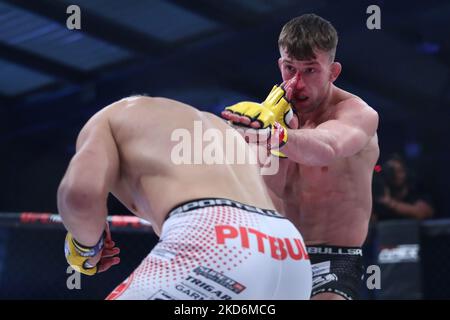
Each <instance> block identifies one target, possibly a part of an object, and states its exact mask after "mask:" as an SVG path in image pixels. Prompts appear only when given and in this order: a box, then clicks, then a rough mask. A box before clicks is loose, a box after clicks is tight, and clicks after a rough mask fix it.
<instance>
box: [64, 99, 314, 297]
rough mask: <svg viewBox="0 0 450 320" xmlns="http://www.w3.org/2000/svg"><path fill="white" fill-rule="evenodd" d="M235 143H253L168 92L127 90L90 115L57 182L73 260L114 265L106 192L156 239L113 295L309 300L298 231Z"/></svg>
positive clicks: (96, 266) (88, 266)
mask: <svg viewBox="0 0 450 320" xmlns="http://www.w3.org/2000/svg"><path fill="white" fill-rule="evenodd" d="M279 98H280V97H279ZM278 100H279V99H278ZM284 103H286V104H287V102H286V101H284ZM199 126H200V127H201V128H202V130H203V132H201V133H200V134H199V133H198V132H197V131H196V130H197V129H198V128H199ZM190 138H192V140H190ZM199 140H200V141H199ZM202 144H203V146H204V147H203V148H200V149H198V148H197V147H198V145H202ZM230 144H232V148H235V149H234V151H235V152H236V154H239V155H242V154H245V155H250V154H251V152H253V151H252V150H251V148H250V146H249V145H248V144H247V143H246V142H245V140H244V139H243V138H242V137H241V136H240V135H239V134H238V133H237V132H236V131H235V130H234V129H232V128H231V127H230V126H228V125H227V124H226V123H225V122H223V120H222V119H220V118H218V117H216V116H214V115H212V114H209V113H205V112H199V111H198V110H196V109H194V108H193V107H190V106H188V105H185V104H182V103H179V102H176V101H173V100H169V99H164V98H150V97H131V98H127V99H123V100H120V101H118V102H116V103H113V104H112V105H110V106H108V107H106V108H104V109H103V110H101V111H100V112H98V113H97V114H95V115H94V116H93V117H92V118H91V119H90V120H89V121H88V122H87V124H86V125H85V126H84V128H83V129H82V130H81V132H80V134H79V137H78V140H77V148H76V149H77V150H76V154H75V155H74V157H73V158H72V160H71V162H70V164H69V167H68V169H67V172H66V174H65V176H64V178H63V179H62V181H61V184H60V187H59V189H58V208H59V212H60V214H61V217H62V219H63V222H64V225H65V227H66V228H67V230H68V231H69V232H68V234H67V237H66V242H65V249H66V250H65V251H66V258H67V261H68V262H69V264H70V265H71V266H72V267H74V268H75V269H76V270H78V271H80V272H82V273H84V274H88V275H94V274H96V273H97V272H103V271H105V270H107V269H109V268H110V267H111V266H112V265H115V264H117V263H119V260H118V257H117V256H116V255H117V254H118V253H119V250H118V248H116V247H115V244H114V242H113V241H112V240H111V235H110V233H109V229H108V228H107V225H106V216H107V206H106V199H107V196H108V193H110V192H111V193H112V194H113V195H114V196H115V197H117V198H118V199H119V200H120V201H121V202H122V203H123V204H124V205H125V206H126V207H127V208H128V209H129V210H130V211H131V212H132V213H134V214H135V215H136V216H138V217H140V218H143V219H145V220H147V221H149V222H151V224H152V226H153V229H154V231H155V232H156V234H157V235H159V236H160V241H159V243H158V244H157V245H156V246H155V248H153V250H152V251H151V252H150V254H149V255H148V256H147V257H146V258H145V259H144V260H143V261H142V263H141V264H140V266H139V267H138V268H137V269H136V270H135V271H134V272H133V274H132V275H131V276H130V277H128V278H127V279H126V280H125V281H124V282H123V283H122V284H121V285H119V286H118V287H117V289H116V290H114V291H113V292H112V293H111V294H110V295H109V296H108V299H196V300H203V299H222V300H226V299H308V298H309V296H310V294H311V283H312V276H311V266H310V262H309V258H308V255H307V253H306V249H305V248H304V244H303V239H302V237H301V235H300V233H299V232H298V230H297V228H296V227H295V226H294V225H293V224H292V223H291V222H290V221H289V220H288V219H287V218H285V217H283V216H281V215H280V214H279V213H277V212H276V211H275V210H274V206H273V204H272V202H271V200H270V198H269V196H268V193H267V190H266V187H265V186H264V182H263V180H262V177H261V176H260V174H259V168H258V166H257V165H256V164H252V162H251V161H249V160H247V161H244V162H236V161H233V157H232V156H229V153H230V152H231V149H230V148H229V146H230ZM191 147H192V149H191ZM211 150H214V152H212V151H211ZM208 156H211V157H213V160H214V161H211V159H206V158H207V157H208ZM247 159H250V157H248V158H247Z"/></svg>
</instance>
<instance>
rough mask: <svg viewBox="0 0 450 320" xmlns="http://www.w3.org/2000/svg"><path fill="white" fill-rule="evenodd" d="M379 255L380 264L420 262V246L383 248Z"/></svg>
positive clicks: (407, 245)
mask: <svg viewBox="0 0 450 320" xmlns="http://www.w3.org/2000/svg"><path fill="white" fill-rule="evenodd" d="M380 249H381V250H380V252H379V253H378V263H382V264H386V263H402V262H413V263H417V262H419V245H418V244H402V245H398V246H393V247H384V248H383V247H382V248H380Z"/></svg>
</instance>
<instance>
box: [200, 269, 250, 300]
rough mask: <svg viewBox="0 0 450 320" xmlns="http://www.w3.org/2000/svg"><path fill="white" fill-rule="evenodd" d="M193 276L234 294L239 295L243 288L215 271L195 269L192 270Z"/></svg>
mask: <svg viewBox="0 0 450 320" xmlns="http://www.w3.org/2000/svg"><path fill="white" fill-rule="evenodd" d="M194 272H195V274H197V275H200V276H203V277H205V278H206V279H209V280H211V281H214V282H215V283H217V284H219V285H221V286H222V287H224V288H227V289H228V290H230V291H233V292H234V293H237V294H239V293H241V292H242V291H244V289H245V286H244V285H243V284H241V283H239V282H237V281H235V280H233V279H231V278H229V277H227V276H226V275H224V274H223V273H219V272H217V271H216V270H213V269H211V268H206V267H197V268H195V269H194Z"/></svg>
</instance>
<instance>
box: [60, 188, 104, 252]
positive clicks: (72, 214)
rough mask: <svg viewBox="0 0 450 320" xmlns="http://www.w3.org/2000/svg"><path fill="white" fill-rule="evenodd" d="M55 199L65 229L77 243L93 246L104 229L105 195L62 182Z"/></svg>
mask: <svg viewBox="0 0 450 320" xmlns="http://www.w3.org/2000/svg"><path fill="white" fill-rule="evenodd" d="M57 198H58V199H57V201H58V211H59V214H60V215H61V218H62V220H63V223H64V226H65V227H66V229H67V230H68V231H69V232H70V233H72V235H73V237H74V238H75V239H76V240H77V241H78V242H79V243H81V244H83V245H85V246H94V245H95V244H96V243H97V242H98V240H99V239H100V237H101V235H102V233H103V231H104V229H105V221H106V216H107V206H106V195H104V194H101V193H97V192H94V191H93V190H92V189H91V188H89V187H88V186H83V185H81V184H79V183H78V184H77V183H68V182H67V181H66V180H63V181H62V182H61V185H60V186H59V188H58V195H57Z"/></svg>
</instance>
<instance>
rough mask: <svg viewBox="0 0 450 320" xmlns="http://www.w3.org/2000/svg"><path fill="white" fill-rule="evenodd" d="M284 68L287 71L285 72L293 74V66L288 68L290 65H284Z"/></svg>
mask: <svg viewBox="0 0 450 320" xmlns="http://www.w3.org/2000/svg"><path fill="white" fill-rule="evenodd" d="M284 67H285V69H286V70H287V71H289V72H294V71H295V69H294V67H293V66H290V65H288V64H287V65H285V66H284Z"/></svg>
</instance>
